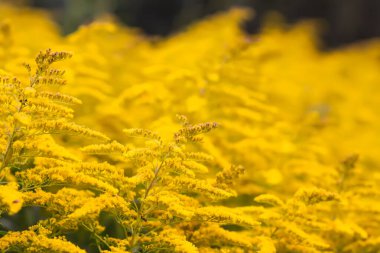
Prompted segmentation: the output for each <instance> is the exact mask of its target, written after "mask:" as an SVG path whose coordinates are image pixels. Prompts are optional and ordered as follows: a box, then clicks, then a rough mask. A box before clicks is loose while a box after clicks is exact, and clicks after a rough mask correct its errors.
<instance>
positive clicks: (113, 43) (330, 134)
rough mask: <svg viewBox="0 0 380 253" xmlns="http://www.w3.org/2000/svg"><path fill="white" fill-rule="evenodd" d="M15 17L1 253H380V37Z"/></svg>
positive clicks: (7, 48) (2, 24)
mask: <svg viewBox="0 0 380 253" xmlns="http://www.w3.org/2000/svg"><path fill="white" fill-rule="evenodd" d="M0 14H1V15H0V17H1V18H0V118H1V124H0V162H1V167H0V183H1V185H0V207H1V208H0V209H1V218H2V220H4V219H5V220H6V221H12V218H13V217H12V215H14V214H16V213H18V212H20V210H21V212H20V213H19V214H22V215H30V213H29V214H28V213H27V212H28V210H37V209H38V208H40V209H41V210H43V212H45V213H46V217H44V216H38V215H36V216H38V217H36V222H35V224H33V225H31V224H28V225H25V226H24V227H22V228H20V230H21V231H14V227H12V226H10V227H5V226H4V229H5V231H1V236H2V237H1V238H0V251H1V252H86V251H89V249H88V248H86V249H85V248H84V246H83V243H81V242H80V238H88V239H86V240H87V242H86V243H87V244H90V245H91V247H92V246H93V247H94V249H92V250H93V252H144V253H148V252H185V253H188V252H189V253H190V252H191V253H193V252H199V253H203V252H205V253H207V252H213V253H214V252H215V253H216V252H217V253H227V252H231V253H233V252H234V253H243V252H244V253H247V252H260V253H274V252H280V253H281V252H284V253H285V252H300V253H306V252H336V253H338V252H339V253H340V252H341V253H362V252H363V253H376V252H379V250H380V239H379V238H380V229H379V228H380V218H379V217H380V187H379V186H380V171H379V166H380V160H379V156H378V154H379V152H380V149H379V147H380V143H379V140H380V136H379V131H378V130H379V129H380V121H379V118H378V117H377V115H379V113H380V111H379V108H380V104H379V101H378V97H379V95H380V94H379V89H378V84H379V83H380V75H379V69H380V61H379V57H380V54H379V52H380V42H379V40H377V39H374V40H372V41H367V42H363V43H361V44H358V45H351V46H348V47H347V48H343V49H339V50H335V51H331V52H320V51H319V50H318V47H317V42H316V36H315V28H314V27H315V26H314V24H312V23H310V22H303V23H300V24H297V25H296V26H294V27H292V28H289V29H285V28H283V27H282V26H281V24H276V25H273V24H271V25H268V26H267V27H266V28H265V29H264V31H263V32H262V33H261V34H259V35H256V36H250V35H246V34H244V33H243V32H242V31H241V30H240V29H239V22H240V21H241V20H243V19H244V18H246V17H247V15H248V12H247V11H246V10H242V9H234V10H231V11H229V12H227V13H222V14H217V15H215V16H213V17H210V18H207V19H205V20H204V21H201V22H199V23H197V24H193V25H192V26H190V27H189V28H188V29H187V30H186V31H183V32H181V33H178V34H175V35H173V36H171V37H169V38H165V39H158V40H156V41H151V40H150V39H149V38H145V37H144V36H142V35H140V34H139V33H138V32H137V31H135V30H132V29H129V28H125V27H123V26H122V25H120V24H118V23H117V22H115V21H113V20H112V18H103V19H101V20H98V21H96V22H94V23H92V24H89V25H86V26H83V27H81V28H80V29H79V30H78V31H76V32H74V33H73V34H70V35H68V36H66V37H64V36H61V35H60V34H59V33H58V29H57V28H56V26H55V25H54V24H53V22H52V21H51V20H50V19H49V18H48V15H46V14H45V13H43V12H41V11H38V10H32V9H24V8H18V9H16V8H12V7H10V6H5V5H0ZM35 34H39V36H38V38H34V37H33V36H34V35H35ZM32 35H33V36H32ZM50 48H51V49H50ZM69 58H71V59H69ZM184 115H186V116H184ZM196 122H200V123H196ZM82 137H90V138H82ZM40 209H38V210H40ZM25 213H27V214H25ZM15 218H17V216H15ZM4 224H6V223H4ZM2 230H3V228H2ZM90 251H91V250H90Z"/></svg>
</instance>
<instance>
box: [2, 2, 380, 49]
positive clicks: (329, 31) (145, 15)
mask: <svg viewBox="0 0 380 253" xmlns="http://www.w3.org/2000/svg"><path fill="white" fill-rule="evenodd" d="M1 1H3V2H4V1H5V0H1ZM8 2H12V3H15V2H17V3H18V4H28V5H31V6H34V7H39V8H46V9H49V10H50V11H51V12H52V13H53V14H54V17H55V18H56V20H57V22H58V23H59V24H60V25H61V28H62V32H63V33H64V34H67V33H70V32H72V31H74V30H75V29H77V27H78V26H79V25H81V24H86V23H89V22H91V21H92V20H94V19H95V18H96V17H98V16H99V15H102V14H104V13H113V14H115V15H116V16H117V17H118V19H119V20H120V21H122V22H123V23H125V24H127V25H128V26H132V27H138V28H140V29H141V30H142V31H144V32H145V33H147V34H149V35H160V36H166V35H169V34H171V33H173V32H176V31H179V30H180V29H182V28H183V27H184V26H186V25H188V24H189V23H191V22H193V21H195V20H197V19H200V18H202V17H204V16H207V15H209V14H212V13H215V12H218V11H222V10H225V9H228V8H231V7H233V6H245V7H249V8H252V9H253V10H255V11H254V13H255V15H254V16H253V17H252V18H251V19H250V20H248V21H247V22H246V23H245V24H242V28H243V29H245V30H246V31H247V32H249V33H257V32H259V31H260V28H261V27H262V24H263V22H264V20H265V18H266V16H267V15H268V14H269V13H272V12H274V11H275V12H277V13H280V14H281V15H282V17H283V19H284V20H285V21H286V22H287V24H289V25H291V24H292V23H295V22H297V21H298V20H300V19H317V20H319V21H320V27H321V33H320V35H321V39H322V42H323V43H322V44H323V45H324V47H325V48H335V47H339V46H342V45H345V44H347V43H352V42H356V41H360V40H364V39H368V38H373V37H380V0H317V1H312V0H11V1H10V0H8Z"/></svg>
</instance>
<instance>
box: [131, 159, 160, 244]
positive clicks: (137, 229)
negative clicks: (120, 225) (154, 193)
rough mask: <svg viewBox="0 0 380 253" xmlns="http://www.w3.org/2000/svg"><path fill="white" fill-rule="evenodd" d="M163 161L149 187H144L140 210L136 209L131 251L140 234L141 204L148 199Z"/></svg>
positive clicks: (141, 205) (155, 171)
mask: <svg viewBox="0 0 380 253" xmlns="http://www.w3.org/2000/svg"><path fill="white" fill-rule="evenodd" d="M164 161H165V158H164V159H162V161H161V163H160V164H159V165H158V166H157V167H156V169H155V170H154V177H153V179H152V181H150V183H149V185H148V186H147V187H146V190H145V194H144V198H143V199H142V200H141V203H140V208H138V211H137V220H136V222H137V225H136V228H135V229H133V230H132V232H133V233H132V239H131V243H130V245H131V250H132V249H133V248H134V247H135V246H136V245H135V244H136V242H137V241H138V237H139V235H140V232H141V220H142V218H143V204H144V200H145V199H146V198H147V197H148V195H149V192H150V191H151V190H152V189H153V187H154V185H155V183H156V182H157V180H158V174H159V173H160V171H161V168H162V165H163V164H164Z"/></svg>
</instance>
